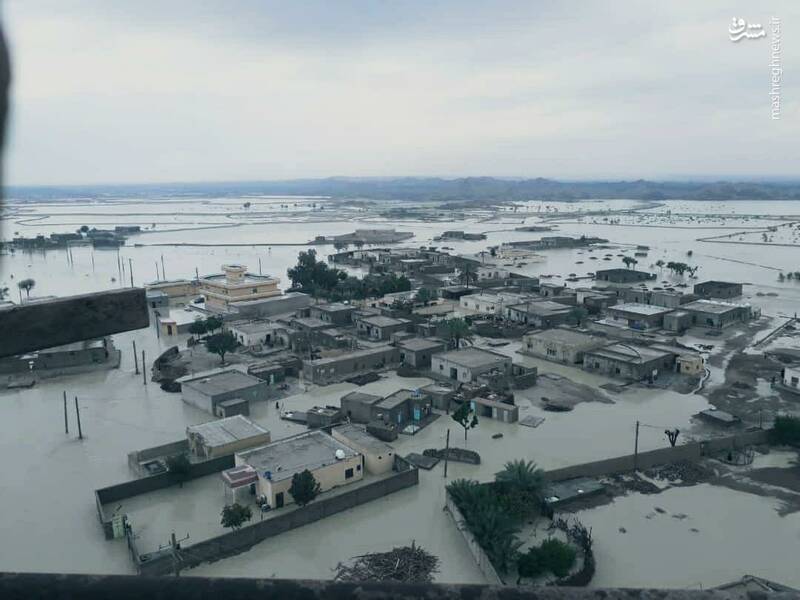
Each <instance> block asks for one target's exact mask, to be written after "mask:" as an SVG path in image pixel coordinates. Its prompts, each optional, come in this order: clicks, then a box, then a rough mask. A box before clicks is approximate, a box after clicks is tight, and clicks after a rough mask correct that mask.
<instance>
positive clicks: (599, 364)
mask: <svg viewBox="0 0 800 600" xmlns="http://www.w3.org/2000/svg"><path fill="white" fill-rule="evenodd" d="M676 354H677V353H675V352H669V351H667V350H659V349H656V348H650V347H648V346H640V345H636V344H622V343H619V344H612V345H610V346H603V347H602V348H595V349H594V350H589V351H587V352H586V353H585V354H584V355H583V368H584V369H586V370H587V371H595V372H598V373H602V374H604V375H609V376H611V377H620V378H622V379H632V380H635V381H640V380H642V379H647V380H654V379H656V378H657V377H658V375H659V374H660V373H663V372H665V371H672V370H674V365H675V356H676Z"/></svg>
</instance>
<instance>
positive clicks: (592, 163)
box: [5, 0, 800, 184]
mask: <svg viewBox="0 0 800 600" xmlns="http://www.w3.org/2000/svg"><path fill="white" fill-rule="evenodd" d="M614 6H615V10H614V11H610V10H609V9H608V5H607V4H605V3H591V2H585V3H581V4H580V8H576V7H575V6H574V5H572V6H570V5H562V4H560V3H556V2H541V3H533V2H524V3H523V2H497V3H483V2H481V3H479V2H464V1H461V2H459V1H457V0H453V1H449V2H445V1H439V2H421V1H420V2H398V3H394V2H392V3H387V2H366V1H365V2H317V3H315V2H299V3H298V2H281V3H276V2H269V3H264V2H249V1H246V2H237V3H235V4H229V3H220V2H211V1H208V2H207V1H205V0H192V1H191V2H184V1H173V2H152V1H150V0H143V1H140V2H105V1H100V0H93V1H90V0H86V1H84V2H80V1H75V2H71V3H69V4H68V5H64V4H63V3H61V2H57V3H56V2H38V1H37V2H25V1H22V0H18V1H17V2H10V3H9V4H8V5H7V6H6V10H5V13H6V14H5V16H6V18H5V24H6V25H5V26H6V28H7V30H8V31H7V32H8V35H9V37H10V39H11V42H12V49H13V55H14V63H15V78H16V79H15V88H14V103H15V104H14V112H13V118H14V122H13V126H12V136H11V142H10V146H9V151H8V155H9V156H8V165H7V180H8V181H9V182H10V183H18V184H22V183H41V184H48V183H54V184H55V183H96V182H151V181H181V180H183V181H198V180H236V179H248V180H254V179H281V178H292V177H313V176H328V175H404V174H413V175H453V176H457V175H499V176H511V175H517V176H532V177H533V176H547V177H562V178H571V179H579V178H597V177H631V178H637V177H651V178H652V177H666V176H671V175H683V176H699V175H729V176H733V175H742V176H771V175H787V174H792V173H793V172H794V169H795V161H796V157H797V154H798V152H797V150H798V142H797V140H798V133H800V131H799V128H800V127H799V125H798V120H797V117H796V115H797V108H798V105H797V101H795V100H792V99H793V98H797V97H798V94H797V87H798V84H797V83H796V82H797V80H798V79H797V78H796V77H794V78H792V77H789V76H788V73H787V75H786V77H785V82H784V85H785V87H784V94H783V97H784V101H785V104H784V107H783V119H782V120H781V121H771V120H770V118H769V98H768V95H767V93H768V91H769V90H768V68H767V66H766V63H767V62H768V58H769V57H768V44H767V43H766V40H759V41H754V42H750V43H748V44H742V43H740V44H732V43H730V42H729V41H728V39H727V31H726V30H727V26H728V23H729V21H730V18H731V16H732V15H733V14H736V15H741V16H743V17H745V18H749V19H751V20H758V19H760V20H761V21H763V22H765V23H766V21H767V20H768V19H769V16H770V15H772V14H779V15H780V16H781V18H782V20H783V24H784V31H790V30H792V29H791V27H790V25H791V24H792V23H794V24H795V27H794V29H795V30H796V24H797V23H798V22H800V7H797V6H796V3H794V2H791V1H787V2H785V3H781V4H777V5H775V6H769V7H766V6H762V5H759V6H758V8H757V9H755V8H754V5H752V4H751V3H740V4H739V5H738V6H737V5H732V4H731V3H722V2H707V3H702V4H701V5H699V6H698V5H697V3H688V2H687V3H657V2H646V3H643V2H620V3H616V4H615V5H614ZM57 9H58V10H57ZM761 42H764V43H761ZM798 58H800V51H798V42H797V41H794V42H792V41H791V40H787V42H786V45H785V48H784V55H783V61H784V66H785V68H786V69H787V71H788V70H789V69H790V68H791V65H796V64H797V63H798V60H797V59H798Z"/></svg>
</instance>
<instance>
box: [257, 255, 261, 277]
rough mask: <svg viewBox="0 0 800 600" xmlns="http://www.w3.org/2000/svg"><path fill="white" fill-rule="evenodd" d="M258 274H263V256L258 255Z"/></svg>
mask: <svg viewBox="0 0 800 600" xmlns="http://www.w3.org/2000/svg"><path fill="white" fill-rule="evenodd" d="M258 274H259V275H261V257H260V256H259V257H258Z"/></svg>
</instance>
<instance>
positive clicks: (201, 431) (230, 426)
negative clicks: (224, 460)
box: [186, 415, 269, 448]
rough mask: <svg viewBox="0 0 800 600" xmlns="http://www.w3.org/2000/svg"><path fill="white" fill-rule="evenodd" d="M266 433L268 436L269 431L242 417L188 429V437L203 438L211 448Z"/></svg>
mask: <svg viewBox="0 0 800 600" xmlns="http://www.w3.org/2000/svg"><path fill="white" fill-rule="evenodd" d="M265 433H267V434H268V433H269V431H267V430H266V429H264V428H263V427H261V426H260V425H257V424H255V423H253V422H252V421H251V420H250V419H248V418H247V417H244V416H242V415H235V416H233V417H227V418H225V419H219V420H217V421H209V422H208V423H201V424H200V425H192V426H190V427H187V428H186V434H187V435H190V434H194V435H200V436H202V437H203V441H204V442H205V444H206V446H209V447H211V448H215V447H217V446H225V445H226V444H231V443H233V442H238V441H239V440H246V439H248V438H252V437H256V436H260V435H264V434H265Z"/></svg>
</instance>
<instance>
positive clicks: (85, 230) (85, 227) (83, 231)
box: [79, 225, 89, 233]
mask: <svg viewBox="0 0 800 600" xmlns="http://www.w3.org/2000/svg"><path fill="white" fill-rule="evenodd" d="M79 231H80V232H81V233H86V232H87V231H89V226H88V225H81V228H80V230H79Z"/></svg>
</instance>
